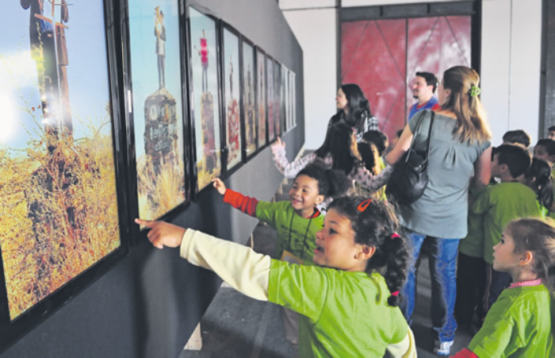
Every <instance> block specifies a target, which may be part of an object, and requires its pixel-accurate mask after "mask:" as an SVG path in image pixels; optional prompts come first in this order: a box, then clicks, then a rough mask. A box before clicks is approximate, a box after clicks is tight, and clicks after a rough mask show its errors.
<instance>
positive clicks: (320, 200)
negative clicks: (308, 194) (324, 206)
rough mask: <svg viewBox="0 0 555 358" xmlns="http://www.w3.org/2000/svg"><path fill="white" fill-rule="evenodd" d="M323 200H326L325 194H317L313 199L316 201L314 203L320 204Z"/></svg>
mask: <svg viewBox="0 0 555 358" xmlns="http://www.w3.org/2000/svg"><path fill="white" fill-rule="evenodd" d="M324 200H326V197H325V196H323V195H318V196H317V197H316V200H315V201H316V205H318V204H321V203H322V202H323V201H324Z"/></svg>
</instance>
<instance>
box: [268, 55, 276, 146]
mask: <svg viewBox="0 0 555 358" xmlns="http://www.w3.org/2000/svg"><path fill="white" fill-rule="evenodd" d="M274 91H275V87H274V60H272V58H271V57H269V56H268V57H266V108H267V112H266V113H268V141H269V142H270V143H271V142H273V141H274V139H276V123H275V121H274V118H275V116H276V115H275V113H274V112H275V110H274Z"/></svg>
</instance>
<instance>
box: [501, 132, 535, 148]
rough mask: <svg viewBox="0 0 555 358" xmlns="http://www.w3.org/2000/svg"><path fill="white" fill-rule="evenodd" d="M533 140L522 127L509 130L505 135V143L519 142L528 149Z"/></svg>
mask: <svg viewBox="0 0 555 358" xmlns="http://www.w3.org/2000/svg"><path fill="white" fill-rule="evenodd" d="M531 141H532V139H531V138H530V135H529V134H528V133H526V132H525V131H523V130H522V129H517V130H514V131H508V132H507V133H505V134H504V135H503V144H519V145H522V146H524V148H526V149H528V147H530V142H531Z"/></svg>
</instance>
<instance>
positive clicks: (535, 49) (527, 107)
mask: <svg viewBox="0 0 555 358" xmlns="http://www.w3.org/2000/svg"><path fill="white" fill-rule="evenodd" d="M512 1H513V7H512V22H511V34H512V36H511V71H510V79H511V81H510V82H511V85H510V105H509V129H524V130H525V131H527V132H528V133H529V134H530V136H531V137H532V144H535V142H536V141H537V140H538V133H539V117H540V108H539V106H540V100H539V98H540V97H539V96H540V71H541V68H540V62H541V31H542V23H541V14H542V1H541V0H512Z"/></svg>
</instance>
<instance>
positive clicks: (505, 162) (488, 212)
mask: <svg viewBox="0 0 555 358" xmlns="http://www.w3.org/2000/svg"><path fill="white" fill-rule="evenodd" d="M530 162H531V158H530V154H529V153H528V151H527V150H526V149H524V148H523V147H521V146H517V145H511V144H503V145H501V146H499V147H497V148H495V150H494V155H493V162H492V165H491V175H492V176H493V177H496V178H499V179H500V180H501V183H499V184H497V185H493V186H488V187H487V189H486V190H485V191H484V192H483V193H482V194H481V195H480V196H479V197H478V198H477V199H476V201H475V202H474V203H473V204H472V207H471V212H472V213H473V214H477V215H483V216H484V254H483V255H484V261H485V262H486V288H485V290H484V292H485V296H484V300H483V302H484V313H487V311H488V310H489V308H490V307H491V305H492V304H493V303H494V302H495V300H496V299H497V297H498V296H499V294H500V293H501V291H503V290H504V289H505V288H506V287H507V286H509V284H510V283H511V276H510V275H509V274H507V273H505V272H497V271H494V270H493V268H492V265H493V246H495V245H497V244H498V243H499V241H501V234H502V232H503V228H504V227H505V226H506V225H507V224H508V223H509V222H510V221H511V220H514V219H517V218H522V217H540V211H539V208H538V204H537V202H536V193H535V192H534V191H533V190H532V189H530V188H529V187H527V186H526V185H524V184H522V183H520V182H518V181H517V178H518V177H520V176H522V175H523V174H525V173H526V171H527V170H528V168H529V167H530Z"/></svg>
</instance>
